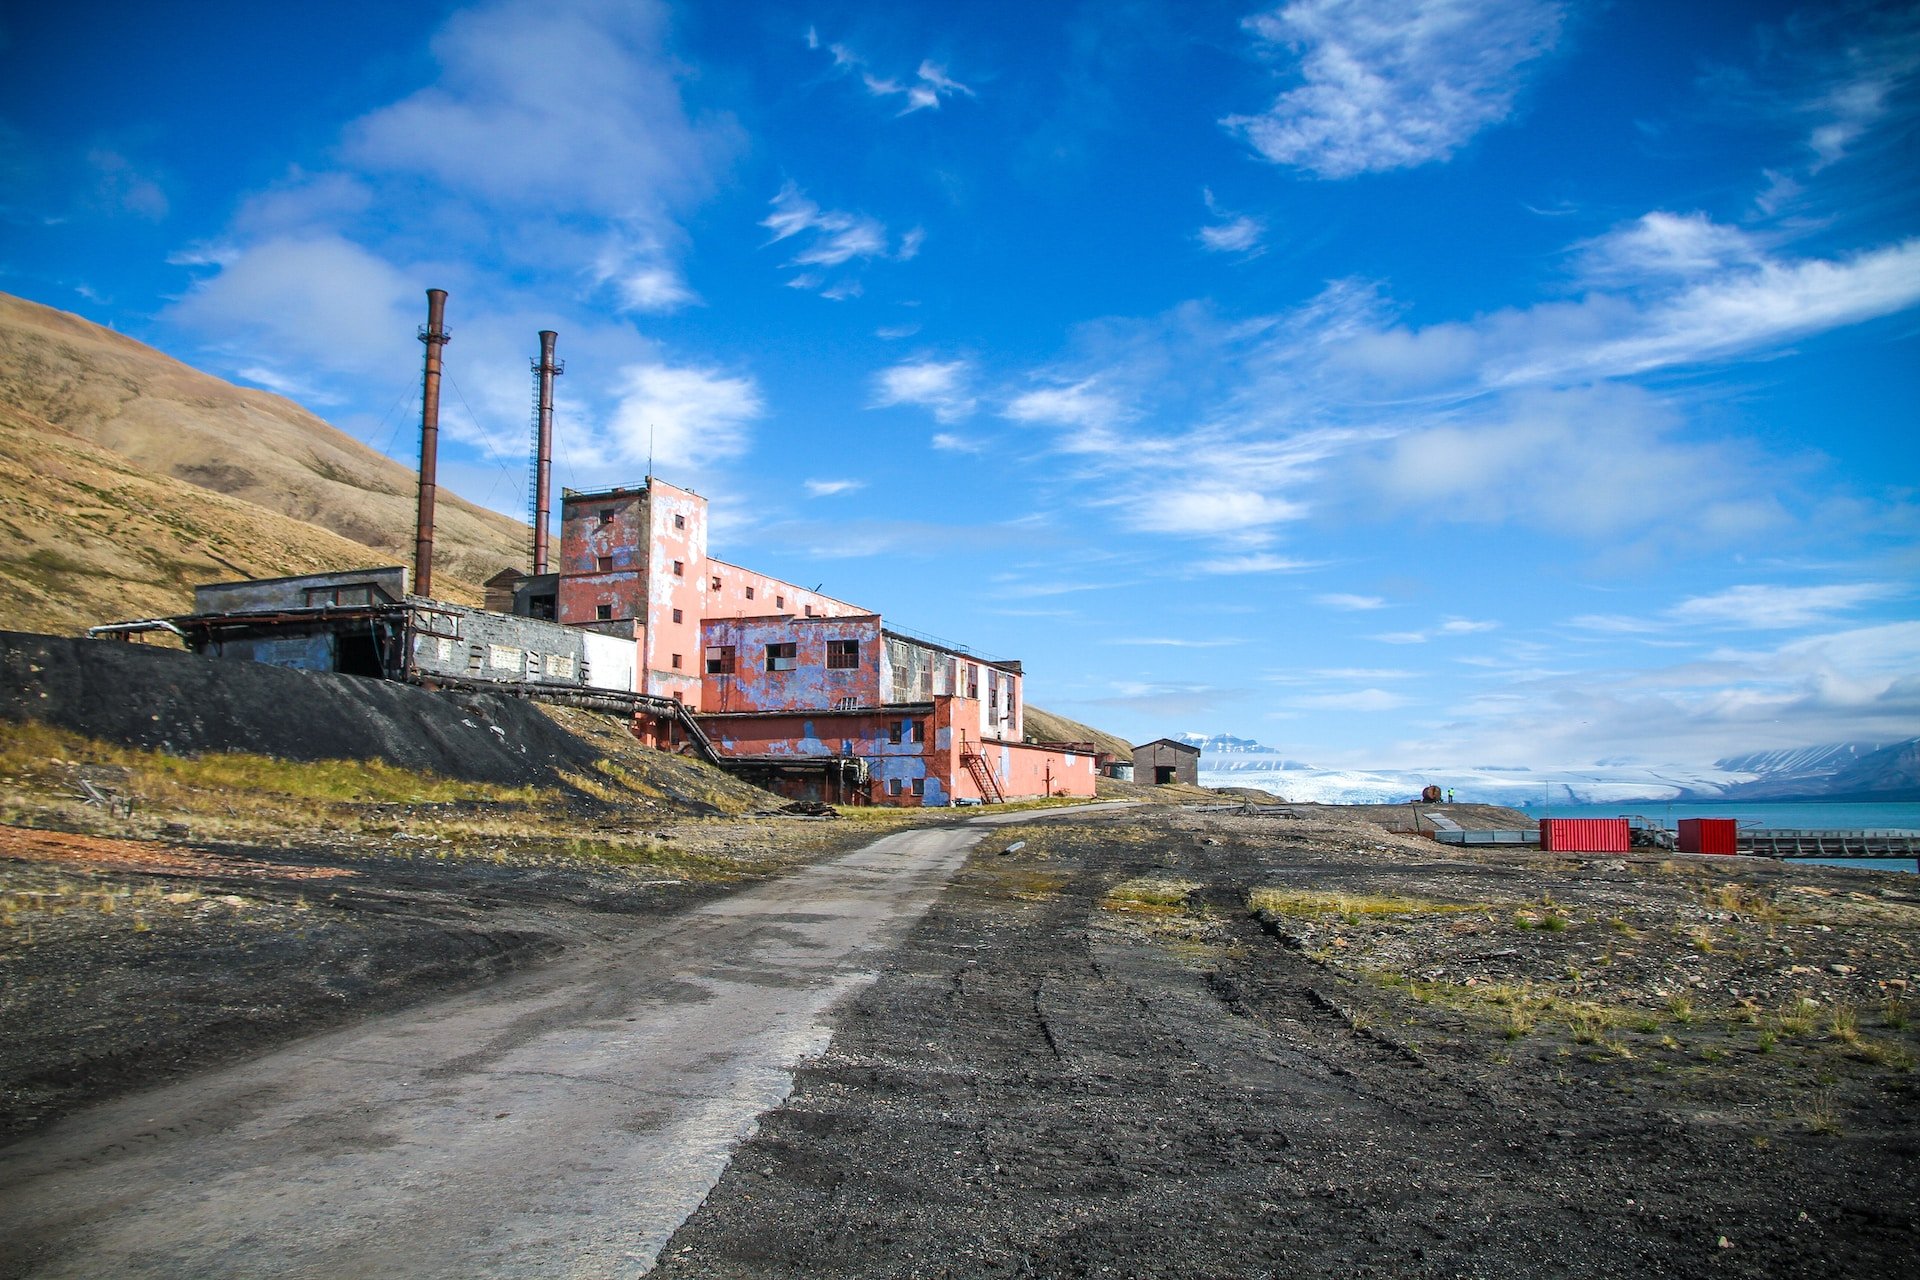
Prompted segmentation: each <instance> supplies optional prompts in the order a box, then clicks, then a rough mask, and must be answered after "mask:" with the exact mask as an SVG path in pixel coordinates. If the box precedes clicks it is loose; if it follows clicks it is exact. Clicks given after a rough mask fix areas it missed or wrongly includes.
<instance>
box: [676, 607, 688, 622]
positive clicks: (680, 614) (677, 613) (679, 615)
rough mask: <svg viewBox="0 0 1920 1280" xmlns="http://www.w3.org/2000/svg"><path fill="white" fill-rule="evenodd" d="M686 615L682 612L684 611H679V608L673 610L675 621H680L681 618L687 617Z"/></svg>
mask: <svg viewBox="0 0 1920 1280" xmlns="http://www.w3.org/2000/svg"><path fill="white" fill-rule="evenodd" d="M685 616H686V615H684V614H682V613H681V612H680V611H679V610H678V609H675V610H674V611H673V620H674V621H675V622H679V621H680V620H681V619H682V618H683V617H685Z"/></svg>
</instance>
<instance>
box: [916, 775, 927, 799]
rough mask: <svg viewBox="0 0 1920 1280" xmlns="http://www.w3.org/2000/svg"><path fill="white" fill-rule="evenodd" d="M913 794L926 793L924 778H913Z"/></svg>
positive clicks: (921, 794) (920, 794) (922, 794)
mask: <svg viewBox="0 0 1920 1280" xmlns="http://www.w3.org/2000/svg"><path fill="white" fill-rule="evenodd" d="M913 794H915V795H917V796H924V795H926V794H927V780H926V779H925V778H915V779H914V780H913Z"/></svg>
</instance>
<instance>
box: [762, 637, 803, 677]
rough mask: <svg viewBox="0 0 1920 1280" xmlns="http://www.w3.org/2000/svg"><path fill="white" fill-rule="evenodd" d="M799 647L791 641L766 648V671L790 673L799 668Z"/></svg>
mask: <svg viewBox="0 0 1920 1280" xmlns="http://www.w3.org/2000/svg"><path fill="white" fill-rule="evenodd" d="M798 655H799V646H798V645H796V644H794V643H793V642H792V641H788V642H787V643H785V644H770V645H768V646H767V670H769V671H792V670H793V669H794V668H795V667H797V666H799V665H800V664H799V656H798Z"/></svg>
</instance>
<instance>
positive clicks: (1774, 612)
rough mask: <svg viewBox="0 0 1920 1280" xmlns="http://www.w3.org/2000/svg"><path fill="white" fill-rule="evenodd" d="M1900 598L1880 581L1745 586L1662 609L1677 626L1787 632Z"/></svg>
mask: <svg viewBox="0 0 1920 1280" xmlns="http://www.w3.org/2000/svg"><path fill="white" fill-rule="evenodd" d="M1900 594H1901V590H1900V588H1898V587H1896V586H1894V585H1893V584H1891V583H1886V582H1855V583H1845V584H1838V583H1836V584H1833V585H1828V586H1817V587H1780V586H1762V585H1746V586H1737V587H1728V588H1727V589H1726V590H1725V591H1719V592H1715V593H1714V594H1713V595H1708V596H1692V597H1690V598H1688V599H1686V600H1682V601H1681V602H1680V603H1679V604H1677V605H1675V606H1674V607H1673V608H1672V609H1670V610H1668V616H1669V617H1670V618H1671V619H1672V620H1673V621H1674V622H1676V623H1679V624H1681V625H1699V626H1719V627H1732V628H1738V629H1741V630H1748V629H1764V630H1770V631H1777V630H1788V629H1791V628H1795V627H1805V626H1811V625H1812V624H1814V623H1817V622H1827V621H1831V620H1832V619H1833V618H1834V616H1835V615H1837V614H1841V613H1845V612H1847V611H1848V610H1850V609H1857V608H1859V607H1860V606H1861V605H1863V604H1870V603H1872V602H1874V601H1877V600H1887V599H1891V598H1893V597H1895V596H1898V595H1900Z"/></svg>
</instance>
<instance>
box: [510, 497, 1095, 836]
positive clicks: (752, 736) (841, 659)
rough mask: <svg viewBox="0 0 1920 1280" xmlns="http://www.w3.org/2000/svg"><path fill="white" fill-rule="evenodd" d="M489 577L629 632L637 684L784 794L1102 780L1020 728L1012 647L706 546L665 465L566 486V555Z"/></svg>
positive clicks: (1072, 784)
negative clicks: (926, 634)
mask: <svg viewBox="0 0 1920 1280" xmlns="http://www.w3.org/2000/svg"><path fill="white" fill-rule="evenodd" d="M487 585H488V589H489V596H488V605H489V607H490V608H493V609H496V610H498V611H500V612H507V613H513V614H517V615H519V616H521V617H526V618H551V619H553V620H554V621H556V622H558V623H560V624H562V625H564V626H568V627H573V628H581V629H585V630H589V631H592V632H596V633H599V634H602V635H612V636H615V637H619V638H622V639H630V640H631V641H632V643H633V645H634V650H635V659H634V692H636V693H641V694H648V695H652V696H654V697H660V698H671V699H672V700H674V701H675V702H677V703H679V704H681V705H683V706H684V707H686V708H687V709H688V710H689V711H690V712H692V713H694V719H695V720H696V721H697V723H698V725H699V727H700V728H701V729H702V730H704V732H705V734H706V735H707V738H708V740H709V741H710V742H711V744H712V747H713V749H714V752H715V754H716V756H717V757H719V758H720V759H721V761H722V762H723V763H725V764H727V766H728V767H729V768H730V769H732V770H733V771H735V772H739V773H743V774H746V775H748V776H751V777H754V778H755V779H756V780H757V781H760V782H762V783H763V784H765V785H768V786H770V787H773V788H774V789H776V790H778V791H781V792H782V793H784V794H788V795H793V796H797V797H803V798H809V799H821V800H829V801H870V802H872V803H876V804H893V805H948V804H974V803H982V802H998V801H1002V800H1010V799H1019V798H1026V797H1034V796H1046V795H1069V796H1091V795H1093V794H1094V776H1095V758H1094V756H1093V755H1092V754H1091V753H1090V752H1082V751H1075V750H1070V749H1066V748H1064V747H1063V746H1061V745H1059V744H1049V745H1038V744H1032V743H1027V742H1024V741H1023V740H1022V731H1023V726H1024V712H1025V699H1024V689H1023V680H1024V676H1023V673H1022V671H1021V667H1020V664H1019V663H1018V662H1010V661H1003V660H991V659H987V658H982V657H979V656H977V655H974V654H971V653H967V652H965V651H963V650H961V649H959V648H956V647H950V646H946V645H941V644H937V643H934V642H932V641H928V640H924V639H920V638H918V637H915V636H911V635H907V634H905V633H902V632H899V631H895V630H890V629H888V628H887V627H886V626H885V625H884V623H883V621H882V619H881V616H880V615H879V614H878V613H875V612H873V611H872V610H870V609H863V608H861V607H859V606H857V605H853V604H849V603H848V602H846V601H844V600H838V599H835V598H834V597H832V596H827V595H822V594H820V593H819V592H818V591H814V590H809V589H808V588H805V587H802V586H799V585H798V584H795V583H791V582H785V581H782V580H780V579H778V578H772V577H769V576H767V575H765V574H762V573H757V572H754V571H753V570H750V569H744V568H742V567H740V566H739V565H735V564H731V563H729V562H727V561H724V560H720V559H717V558H715V557H713V556H711V555H709V554H708V551H707V500H706V499H705V498H703V497H701V496H700V495H699V494H697V493H693V492H691V491H690V490H686V489H681V488H678V487H676V486H674V485H670V484H667V483H666V482H665V481H662V480H660V479H658V478H650V479H649V480H648V481H647V482H646V483H644V484H641V485H638V486H633V487H623V488H614V489H603V490H598V491H595V492H590V493H581V492H572V491H568V492H565V493H563V494H562V496H561V534H560V555H559V565H558V570H557V571H556V572H554V573H549V574H541V575H520V574H515V573H510V572H509V573H503V574H500V575H497V576H496V577H495V578H494V579H493V580H492V581H490V582H489V583H488V584H487ZM660 731H661V732H662V733H663V734H668V735H670V733H671V723H670V722H660ZM663 745H670V737H669V739H668V740H667V741H666V742H663Z"/></svg>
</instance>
